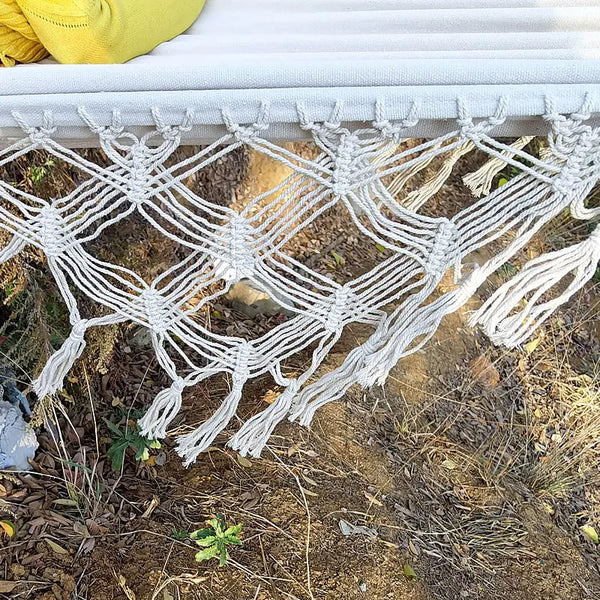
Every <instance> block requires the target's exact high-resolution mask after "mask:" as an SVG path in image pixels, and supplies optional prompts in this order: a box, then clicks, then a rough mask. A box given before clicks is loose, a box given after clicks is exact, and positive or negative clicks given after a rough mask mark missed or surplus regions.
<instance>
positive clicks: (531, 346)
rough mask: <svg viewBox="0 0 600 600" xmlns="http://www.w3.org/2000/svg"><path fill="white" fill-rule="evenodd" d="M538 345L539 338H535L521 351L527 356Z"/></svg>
mask: <svg viewBox="0 0 600 600" xmlns="http://www.w3.org/2000/svg"><path fill="white" fill-rule="evenodd" d="M539 344H540V338H535V340H531V341H530V342H529V343H527V344H525V346H523V350H525V352H527V354H531V353H532V352H533V351H534V350H535V349H536V348H537V347H538V346H539Z"/></svg>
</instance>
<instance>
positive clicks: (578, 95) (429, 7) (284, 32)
mask: <svg viewBox="0 0 600 600" xmlns="http://www.w3.org/2000/svg"><path fill="white" fill-rule="evenodd" d="M599 82H600V4H599V3H598V2H596V1H594V0H567V1H565V2H561V1H559V0H368V1H364V0H327V1H326V2H324V1H322V0H306V1H304V2H301V3H300V2H296V1H295V0H256V1H254V2H248V1H247V0H208V2H207V6H206V8H205V11H204V12H203V13H202V15H201V17H200V18H199V19H198V21H197V22H196V23H195V24H194V25H193V26H192V28H191V29H190V30H189V31H188V32H187V33H186V34H184V35H182V36H179V37H178V38H176V39H175V40H173V41H171V42H168V43H165V44H163V45H161V46H160V47H159V48H157V49H156V50H155V51H154V52H152V53H151V54H149V55H147V56H143V57H140V58H138V59H136V60H134V61H132V62H131V63H129V64H127V65H100V66H98V65H94V66H90V65H83V66H81V65H78V66H66V65H56V64H53V63H52V61H45V62H44V64H38V65H28V66H22V67H19V68H16V69H11V70H9V69H0V128H2V131H1V132H0V133H2V134H3V136H4V137H7V136H9V135H10V134H11V133H14V125H15V123H14V119H13V118H12V116H11V112H12V111H14V110H18V111H19V112H20V113H22V114H23V116H24V118H26V119H27V120H28V122H31V123H34V124H36V123H37V124H39V123H41V115H42V112H43V110H50V111H52V113H53V115H54V118H55V122H56V123H57V124H58V125H61V126H63V127H66V128H67V129H63V138H64V136H65V135H69V136H70V137H71V138H72V142H73V143H75V144H77V143H89V142H90V140H91V138H90V135H89V130H87V128H84V127H81V125H83V123H82V122H81V119H80V118H79V117H78V116H77V107H80V106H85V107H86V109H87V110H88V111H89V112H90V113H92V114H94V116H95V118H96V119H97V122H98V124H100V125H107V124H108V123H109V122H110V119H111V112H112V109H113V108H115V107H116V106H117V105H118V106H119V110H120V111H121V113H122V114H123V115H124V118H126V120H127V122H128V123H129V124H130V125H131V126H147V125H152V124H153V121H152V118H151V115H150V108H151V107H159V108H160V109H161V110H162V112H163V117H164V118H165V120H167V121H168V122H173V123H177V122H180V120H181V118H182V117H183V114H184V112H185V110H187V109H189V108H194V109H196V110H195V112H196V120H197V122H198V124H202V125H206V126H214V125H217V124H219V123H221V122H222V117H221V109H222V108H223V106H224V104H227V105H228V106H229V107H230V108H231V110H232V111H234V113H235V116H236V118H237V120H239V121H240V122H251V121H253V120H254V119H255V118H256V115H257V110H258V107H259V106H260V104H261V103H262V102H269V103H270V105H271V110H272V113H271V114H272V115H273V120H274V121H275V122H277V123H278V125H277V127H275V128H273V129H272V131H271V135H276V136H279V137H284V138H295V137H298V136H299V135H300V132H299V131H298V129H297V128H295V127H293V126H290V124H292V125H293V124H294V123H296V122H297V111H296V106H297V104H298V103H307V104H310V106H311V111H312V112H311V117H312V118H314V119H315V120H322V119H326V118H328V115H329V114H330V113H331V109H332V106H333V105H334V104H335V102H336V101H344V102H345V112H344V117H345V120H348V121H364V120H371V119H372V118H373V107H374V105H375V103H376V102H377V101H378V100H382V99H385V103H386V110H387V111H388V114H389V117H390V118H403V117H405V116H406V114H407V113H408V111H409V110H410V108H411V105H412V103H413V102H415V100H417V101H419V103H420V110H421V112H420V116H421V122H422V131H421V132H420V133H421V134H423V135H437V134H439V133H440V132H441V130H442V129H443V127H440V125H439V124H438V123H436V121H438V120H439V119H444V118H454V117H456V98H457V97H461V98H463V99H464V101H465V102H466V103H467V105H468V106H469V109H470V110H471V111H472V114H473V115H474V116H487V115H489V114H490V113H491V112H493V110H494V106H495V104H496V103H497V101H498V98H499V97H501V96H503V97H507V98H508V99H509V101H510V102H511V109H510V110H511V115H512V116H514V117H523V118H527V117H531V116H534V115H540V114H543V113H544V110H545V98H546V97H548V96H551V97H552V98H553V100H554V102H555V105H556V108H557V110H559V112H570V111H573V110H577V107H578V106H580V105H581V102H582V98H583V95H584V94H585V93H590V92H591V91H593V89H596V88H597V86H598V84H599ZM538 129H539V124H535V125H534V124H530V125H528V124H524V123H518V124H517V126H516V130H515V125H514V123H510V124H507V125H505V126H504V130H503V131H502V133H505V134H510V133H513V134H514V133H539V130H538ZM194 135H195V136H196V137H205V138H206V139H207V140H208V139H211V138H213V137H214V131H213V130H212V129H211V128H210V127H208V128H200V129H197V130H196V132H195V134H194Z"/></svg>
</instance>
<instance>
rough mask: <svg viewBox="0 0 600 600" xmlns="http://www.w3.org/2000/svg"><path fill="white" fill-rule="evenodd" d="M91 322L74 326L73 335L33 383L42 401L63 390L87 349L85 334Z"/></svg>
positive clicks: (34, 389) (81, 321)
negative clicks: (64, 384)
mask: <svg viewBox="0 0 600 600" xmlns="http://www.w3.org/2000/svg"><path fill="white" fill-rule="evenodd" d="M88 326H89V321H86V320H85V319H81V320H80V321H78V322H77V323H75V325H74V326H73V329H72V330H71V334H70V335H69V337H68V338H67V339H66V341H65V342H64V343H63V345H62V346H61V347H60V350H57V351H56V352H55V353H54V354H53V355H52V356H51V357H50V359H49V360H48V362H47V363H46V365H45V366H44V368H43V369H42V372H41V373H40V376H39V377H38V378H37V379H36V380H35V381H34V382H33V391H34V392H35V393H36V394H37V396H38V398H39V399H40V400H41V399H42V398H45V397H46V396H50V395H52V394H54V393H55V392H57V391H58V390H60V389H62V387H63V382H64V379H65V377H66V376H67V374H68V373H69V371H70V370H71V368H72V367H73V364H74V363H75V361H76V360H77V359H78V358H79V357H80V356H81V355H82V353H83V351H84V349H85V338H84V335H85V332H86V331H87V328H88Z"/></svg>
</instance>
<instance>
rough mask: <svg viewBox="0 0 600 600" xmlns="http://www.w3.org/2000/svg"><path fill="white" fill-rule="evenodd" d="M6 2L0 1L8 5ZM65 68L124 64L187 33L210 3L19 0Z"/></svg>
mask: <svg viewBox="0 0 600 600" xmlns="http://www.w3.org/2000/svg"><path fill="white" fill-rule="evenodd" d="M3 1H5V0H0V2H3ZM17 2H18V4H19V6H20V7H21V9H22V10H23V13H24V14H25V16H26V17H27V20H28V21H29V23H30V24H31V26H32V27H33V30H34V31H35V32H36V33H37V35H38V37H39V39H40V40H41V42H42V44H43V45H44V46H45V47H46V49H47V50H48V51H49V52H50V54H52V56H54V58H56V60H58V61H59V62H61V63H123V62H126V61H128V60H130V59H132V58H134V57H136V56H140V55H141V54H146V53H147V52H150V51H151V50H153V49H154V48H155V47H156V46H158V45H159V44H160V43H162V42H165V41H167V40H170V39H172V38H174V37H175V36H177V35H179V34H180V33H183V32H184V31H185V30H186V29H187V28H188V27H189V26H190V25H191V24H192V23H193V22H194V21H195V20H196V18H197V17H198V15H199V14H200V11H201V10H202V7H203V6H204V2H205V0H17Z"/></svg>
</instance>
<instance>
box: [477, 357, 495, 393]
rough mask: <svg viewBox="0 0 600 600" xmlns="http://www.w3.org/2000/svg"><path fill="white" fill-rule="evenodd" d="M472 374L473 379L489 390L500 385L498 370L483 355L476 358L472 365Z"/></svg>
mask: <svg viewBox="0 0 600 600" xmlns="http://www.w3.org/2000/svg"><path fill="white" fill-rule="evenodd" d="M470 367H471V373H472V374H473V377H474V378H475V379H476V380H477V381H478V382H479V383H481V385H483V386H485V387H487V388H493V387H496V386H497V385H498V383H500V373H498V369H496V367H494V365H493V364H492V363H491V362H490V361H489V359H488V358H487V357H485V356H483V354H482V355H481V356H478V357H477V358H474V359H473V360H472V361H471V363H470Z"/></svg>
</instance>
